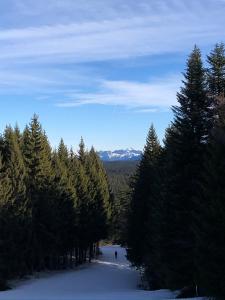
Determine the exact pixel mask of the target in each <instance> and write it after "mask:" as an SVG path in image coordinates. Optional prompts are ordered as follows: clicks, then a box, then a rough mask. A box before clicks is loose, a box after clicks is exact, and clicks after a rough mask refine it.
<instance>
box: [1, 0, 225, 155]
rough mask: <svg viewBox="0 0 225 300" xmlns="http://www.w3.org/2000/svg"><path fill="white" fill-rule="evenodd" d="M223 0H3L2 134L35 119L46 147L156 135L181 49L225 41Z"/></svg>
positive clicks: (108, 144)
mask: <svg viewBox="0 0 225 300" xmlns="http://www.w3.org/2000/svg"><path fill="white" fill-rule="evenodd" d="M224 15H225V0H188V1H187V0H151V1H150V0H139V1H134V0H85V1H83V0H76V1H74V0H48V1H46V0H39V1H33V0H1V9H0V104H1V110H0V130H1V131H2V130H3V129H4V127H5V125H6V124H9V123H10V124H12V125H13V124H15V123H16V122H17V123H18V124H19V126H20V127H21V128H23V126H24V125H25V124H26V123H28V122H29V120H30V118H31V116H32V115H33V113H34V112H35V113H37V114H38V115H39V116H40V121H41V123H42V124H43V127H44V129H45V130H46V132H47V134H48V136H49V139H50V142H51V144H52V145H53V146H54V147H55V146H56V145H57V143H58V142H59V140H60V138H61V137H63V138H64V140H65V142H66V144H68V146H71V145H73V146H76V145H77V144H78V143H79V139H80V137H81V136H83V137H84V139H85V142H86V144H87V146H88V147H90V146H91V145H94V146H95V147H96V149H98V150H100V149H107V150H108V149H109V150H110V149H119V148H129V147H133V148H136V149H142V148H143V146H144V143H145V138H146V134H147V131H148V128H149V126H150V124H151V123H152V122H153V123H154V125H155V127H156V130H157V133H158V135H159V137H160V139H162V138H163V134H164V130H165V128H166V127H167V126H168V124H169V122H170V121H171V119H172V113H171V111H170V107H171V105H174V104H176V92H177V91H178V90H179V87H180V85H181V80H182V72H183V71H184V68H185V61H186V59H187V55H188V54H189V53H190V51H191V50H192V49H193V46H194V44H197V45H198V46H199V47H200V48H201V49H202V52H203V57H205V55H206V54H207V53H208V52H209V51H210V50H211V49H212V48H213V46H214V44H215V43H216V42H221V41H222V42H223V41H225V30H224V28H225V18H224Z"/></svg>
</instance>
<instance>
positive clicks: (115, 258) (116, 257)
mask: <svg viewBox="0 0 225 300" xmlns="http://www.w3.org/2000/svg"><path fill="white" fill-rule="evenodd" d="M117 255H118V254H117V251H115V259H117Z"/></svg>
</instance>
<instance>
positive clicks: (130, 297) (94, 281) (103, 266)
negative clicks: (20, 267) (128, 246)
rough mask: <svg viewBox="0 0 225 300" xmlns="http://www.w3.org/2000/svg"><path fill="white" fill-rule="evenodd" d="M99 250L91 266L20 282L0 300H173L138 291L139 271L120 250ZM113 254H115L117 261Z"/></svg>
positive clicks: (165, 293)
mask: <svg viewBox="0 0 225 300" xmlns="http://www.w3.org/2000/svg"><path fill="white" fill-rule="evenodd" d="M101 250H102V252H103V255H102V256H100V258H99V260H96V261H94V262H93V263H91V264H88V263H87V264H85V265H83V266H81V267H80V268H77V269H75V270H71V271H64V272H59V273H56V274H52V273H50V274H49V275H45V276H43V277H41V278H36V279H30V280H26V281H21V282H19V283H17V284H16V285H15V287H14V288H13V289H12V290H9V291H5V292H0V300H159V299H173V297H172V294H171V293H170V292H168V291H166V290H162V291H156V292H149V291H142V290H140V289H138V288H137V285H138V282H139V275H138V272H137V271H136V270H135V269H132V268H130V265H129V262H128V261H127V259H126V257H125V254H126V253H125V250H124V249H123V248H121V247H119V246H105V247H102V249H101ZM115 251H117V253H118V258H117V259H115V256H114V253H115Z"/></svg>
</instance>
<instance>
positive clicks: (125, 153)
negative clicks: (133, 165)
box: [98, 149, 142, 161]
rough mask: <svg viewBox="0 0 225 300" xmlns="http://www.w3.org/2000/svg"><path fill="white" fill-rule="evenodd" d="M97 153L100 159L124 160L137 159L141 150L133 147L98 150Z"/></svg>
mask: <svg viewBox="0 0 225 300" xmlns="http://www.w3.org/2000/svg"><path fill="white" fill-rule="evenodd" d="M98 155H99V157H100V159H101V160H102V161H126V160H129V161H131V160H139V159H140V157H141V155H142V151H140V150H134V149H126V150H115V151H99V152H98Z"/></svg>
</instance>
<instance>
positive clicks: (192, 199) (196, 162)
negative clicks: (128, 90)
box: [161, 47, 213, 288]
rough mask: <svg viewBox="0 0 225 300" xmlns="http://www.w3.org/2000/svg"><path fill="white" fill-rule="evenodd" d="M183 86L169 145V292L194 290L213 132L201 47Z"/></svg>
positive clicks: (166, 273)
mask: <svg viewBox="0 0 225 300" xmlns="http://www.w3.org/2000/svg"><path fill="white" fill-rule="evenodd" d="M184 77H185V80H184V81H183V85H184V86H183V87H182V88H181V91H180V93H178V95H177V98H178V102H179V104H180V105H179V106H176V107H174V108H173V111H174V115H175V119H174V122H173V125H172V130H171V131H170V135H169V140H167V141H166V149H165V150H166V155H167V157H168V158H167V161H168V164H167V166H166V169H167V170H166V176H167V178H168V180H167V187H166V194H165V197H166V202H167V208H166V210H167V214H169V218H167V223H166V225H165V228H166V230H167V233H166V234H164V237H165V240H164V246H165V251H164V253H163V255H162V265H163V268H162V270H161V272H162V276H163V277H164V278H165V279H166V286H167V287H169V288H182V287H184V286H194V285H195V284H196V281H197V275H196V266H195V239H194V234H193V226H194V217H193V215H194V213H195V208H196V206H197V205H198V191H199V182H200V179H201V175H200V170H201V169H202V167H203V160H204V155H205V150H206V143H207V141H208V139H209V134H210V131H211V128H212V120H213V112H212V102H211V99H210V97H208V91H207V86H206V76H205V70H204V67H203V64H202V60H201V53H200V50H199V49H198V48H197V47H195V48H194V50H193V52H192V53H191V55H190V57H189V59H188V61H187V70H186V73H185V74H184Z"/></svg>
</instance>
